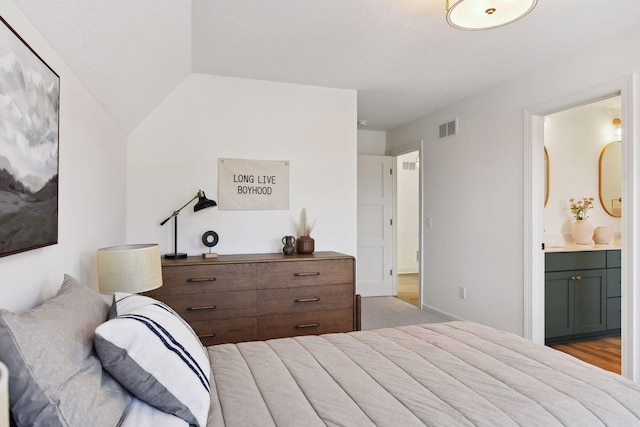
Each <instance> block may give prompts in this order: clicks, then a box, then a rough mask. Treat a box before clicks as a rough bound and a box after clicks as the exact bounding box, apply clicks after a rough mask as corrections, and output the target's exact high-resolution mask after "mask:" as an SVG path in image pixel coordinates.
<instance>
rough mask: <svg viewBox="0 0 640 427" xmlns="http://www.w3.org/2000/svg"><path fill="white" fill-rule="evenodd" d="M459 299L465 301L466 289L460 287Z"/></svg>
mask: <svg viewBox="0 0 640 427" xmlns="http://www.w3.org/2000/svg"><path fill="white" fill-rule="evenodd" d="M460 298H462V299H467V288H465V287H464V286H460Z"/></svg>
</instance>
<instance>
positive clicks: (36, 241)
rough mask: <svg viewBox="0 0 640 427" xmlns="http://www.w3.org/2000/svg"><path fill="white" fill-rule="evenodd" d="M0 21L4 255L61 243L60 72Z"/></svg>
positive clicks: (0, 244) (0, 241)
mask: <svg viewBox="0 0 640 427" xmlns="http://www.w3.org/2000/svg"><path fill="white" fill-rule="evenodd" d="M0 20H1V21H2V22H1V23H0V257H2V256H7V255H11V254H15V253H18V252H23V251H28V250H31V249H36V248H41V247H43V246H48V245H54V244H56V243H58V129H59V125H58V123H59V111H60V77H59V76H58V75H57V74H56V72H55V71H53V70H52V69H51V67H49V66H48V65H47V64H46V63H45V62H44V61H43V60H42V58H40V57H39V56H38V54H37V53H36V52H35V51H34V50H33V49H31V47H30V46H29V45H28V44H27V43H26V42H25V41H24V40H23V39H22V38H21V37H20V36H19V35H18V33H16V32H15V30H14V29H13V28H11V26H10V25H9V24H8V23H7V22H6V21H5V20H4V18H2V17H0Z"/></svg>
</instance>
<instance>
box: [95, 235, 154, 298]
mask: <svg viewBox="0 0 640 427" xmlns="http://www.w3.org/2000/svg"><path fill="white" fill-rule="evenodd" d="M98 283H99V287H100V293H102V294H105V295H108V294H113V293H114V292H128V293H132V294H137V293H140V292H146V291H150V290H153V289H156V288H159V287H160V286H162V261H161V258H160V247H159V246H158V245H156V244H141V245H121V246H111V247H109V248H102V249H98Z"/></svg>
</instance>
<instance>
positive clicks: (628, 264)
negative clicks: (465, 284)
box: [523, 75, 640, 381]
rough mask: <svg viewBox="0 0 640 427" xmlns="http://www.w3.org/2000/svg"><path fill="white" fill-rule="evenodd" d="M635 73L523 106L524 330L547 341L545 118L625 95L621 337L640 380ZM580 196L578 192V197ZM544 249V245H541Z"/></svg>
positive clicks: (625, 361)
mask: <svg viewBox="0 0 640 427" xmlns="http://www.w3.org/2000/svg"><path fill="white" fill-rule="evenodd" d="M632 94H633V77H632V76H630V75H628V76H624V77H622V78H620V79H616V80H612V81H608V82H604V83H602V84H600V85H597V86H593V87H590V88H585V89H582V90H579V91H576V92H573V93H570V94H566V95H564V96H562V97H558V98H556V99H553V100H549V101H547V102H544V103H541V104H538V105H535V106H531V107H527V108H525V110H524V132H525V138H524V141H525V161H524V181H525V194H524V195H525V197H524V223H523V225H524V229H523V236H524V246H523V250H524V267H525V268H524V277H523V279H524V297H525V298H524V303H525V304H524V311H525V316H524V335H525V337H527V338H529V339H531V340H533V341H534V342H537V343H544V342H545V267H546V265H545V255H546V254H545V247H544V245H543V244H544V243H545V241H544V233H545V232H544V211H543V200H544V166H543V165H544V117H545V116H547V115H550V114H554V113H557V112H560V111H564V110H567V109H570V108H573V107H576V106H580V105H584V104H587V103H591V102H595V101H599V100H603V99H606V98H611V97H612V96H615V95H621V105H622V107H621V119H622V126H621V130H622V134H623V135H624V140H625V141H626V143H625V144H623V145H622V158H623V162H622V163H623V164H622V174H623V181H622V200H623V201H626V202H625V203H623V204H622V207H621V211H622V217H621V218H622V219H621V221H622V226H621V239H622V241H623V242H624V246H625V250H624V251H623V252H622V253H621V261H620V263H621V284H620V286H621V337H622V343H623V345H622V375H623V376H625V377H627V378H631V379H633V380H636V381H637V380H638V378H639V377H640V360H637V359H638V358H637V355H636V353H637V350H636V348H635V347H636V345H635V344H636V343H637V342H638V337H637V335H638V333H639V332H640V329H638V328H637V327H635V325H634V321H633V319H634V316H635V313H634V312H635V311H636V310H637V309H638V307H639V304H638V303H637V301H636V299H637V298H636V297H635V289H634V286H633V284H634V277H635V276H636V266H635V265H634V252H635V246H636V240H635V239H636V233H634V229H636V227H637V224H638V222H639V221H638V219H636V216H635V215H634V205H635V203H634V199H635V197H634V195H635V193H636V191H635V188H634V179H633V176H634V174H633V171H634V170H637V159H636V158H635V156H634V145H635V144H636V143H637V138H636V136H635V133H634V117H633V111H634V102H633V96H632ZM578 197H579V196H578ZM541 249H542V250H541Z"/></svg>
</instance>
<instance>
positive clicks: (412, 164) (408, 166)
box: [402, 162, 416, 171]
mask: <svg viewBox="0 0 640 427" xmlns="http://www.w3.org/2000/svg"><path fill="white" fill-rule="evenodd" d="M402 169H404V170H407V171H414V170H416V162H402Z"/></svg>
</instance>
